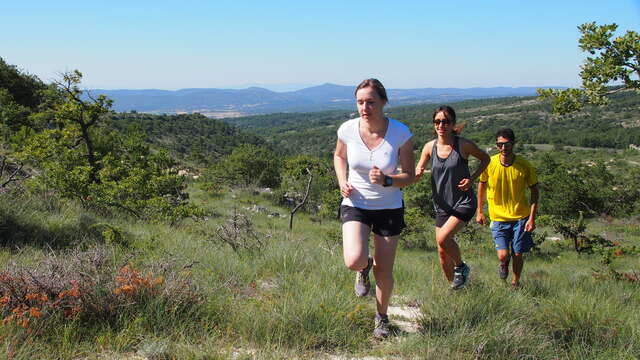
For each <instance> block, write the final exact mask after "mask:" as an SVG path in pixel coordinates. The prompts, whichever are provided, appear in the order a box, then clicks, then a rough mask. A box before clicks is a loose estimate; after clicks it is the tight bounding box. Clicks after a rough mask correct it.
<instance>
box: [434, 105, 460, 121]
mask: <svg viewBox="0 0 640 360" xmlns="http://www.w3.org/2000/svg"><path fill="white" fill-rule="evenodd" d="M441 112H442V113H444V116H445V117H446V118H447V120H449V121H451V124H452V125H453V124H455V123H456V111H455V110H453V108H452V107H451V106H449V105H442V106H438V108H437V109H436V110H435V111H434V112H433V116H432V117H431V118H432V119H433V120H435V119H436V115H438V113H441Z"/></svg>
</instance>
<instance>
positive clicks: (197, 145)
mask: <svg viewBox="0 0 640 360" xmlns="http://www.w3.org/2000/svg"><path fill="white" fill-rule="evenodd" d="M108 124H109V126H110V127H113V128H114V129H117V130H118V131H120V132H124V131H127V130H129V129H139V130H141V131H142V132H144V133H145V134H146V135H147V137H148V140H149V141H150V142H151V143H153V144H154V145H155V146H158V147H162V148H165V149H167V150H169V151H170V153H171V154H172V155H173V156H175V157H176V158H178V159H182V160H187V161H189V162H195V163H196V165H198V164H199V165H203V164H209V163H211V162H212V161H214V160H216V159H218V158H220V157H221V156H223V155H226V154H229V153H231V151H232V150H233V148H235V147H237V146H238V145H241V144H253V145H261V144H263V143H264V141H263V140H262V138H261V137H260V136H258V135H254V134H249V133H248V132H246V131H243V130H240V129H238V128H237V127H235V126H232V125H229V124H227V123H225V122H223V121H220V120H216V119H210V118H207V117H205V116H204V115H201V114H189V115H151V114H142V113H136V112H130V113H112V114H110V116H109V121H108Z"/></svg>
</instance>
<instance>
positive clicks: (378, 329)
mask: <svg viewBox="0 0 640 360" xmlns="http://www.w3.org/2000/svg"><path fill="white" fill-rule="evenodd" d="M390 332H391V330H389V317H388V316H387V315H383V316H381V315H380V314H376V318H375V328H374V329H373V336H374V337H375V338H378V339H384V338H386V337H387V336H389V333H390Z"/></svg>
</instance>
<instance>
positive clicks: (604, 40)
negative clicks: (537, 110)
mask: <svg viewBox="0 0 640 360" xmlns="http://www.w3.org/2000/svg"><path fill="white" fill-rule="evenodd" d="M617 29H618V25H616V24H610V25H596V23H595V22H590V23H585V24H582V25H580V26H578V30H579V31H580V33H582V36H581V37H580V40H579V43H580V49H581V50H582V51H585V52H588V53H589V54H590V55H592V56H590V57H587V59H586V60H585V62H584V64H583V65H582V71H581V72H580V77H581V78H582V89H566V90H558V89H538V95H539V96H540V98H541V99H551V101H552V104H553V112H555V113H558V114H566V113H570V112H574V111H578V110H580V109H582V107H583V106H584V104H586V103H589V104H594V105H605V104H608V103H609V96H610V95H611V94H614V93H616V92H621V91H625V90H634V91H636V92H638V93H639V94H640V80H638V78H639V77H640V34H638V33H637V32H635V31H627V32H626V33H625V34H624V35H623V36H618V37H616V38H614V39H612V37H613V34H614V32H615V31H616V30H617ZM611 83H614V84H615V83H621V84H622V85H621V86H616V87H613V88H612V87H608V85H609V84H611Z"/></svg>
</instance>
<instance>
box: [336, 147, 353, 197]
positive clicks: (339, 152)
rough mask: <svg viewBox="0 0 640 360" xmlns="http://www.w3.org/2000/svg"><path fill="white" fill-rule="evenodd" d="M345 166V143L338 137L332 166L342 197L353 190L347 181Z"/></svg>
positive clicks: (347, 195)
mask: <svg viewBox="0 0 640 360" xmlns="http://www.w3.org/2000/svg"><path fill="white" fill-rule="evenodd" d="M347 166H348V165H347V145H345V143H343V142H342V141H341V140H340V139H338V141H337V142H336V150H335V152H334V153H333V168H334V169H335V171H336V177H337V178H338V184H339V185H340V194H342V196H343V197H349V195H351V192H352V191H353V187H352V186H351V184H349V183H348V182H347V169H348V167H347Z"/></svg>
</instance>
